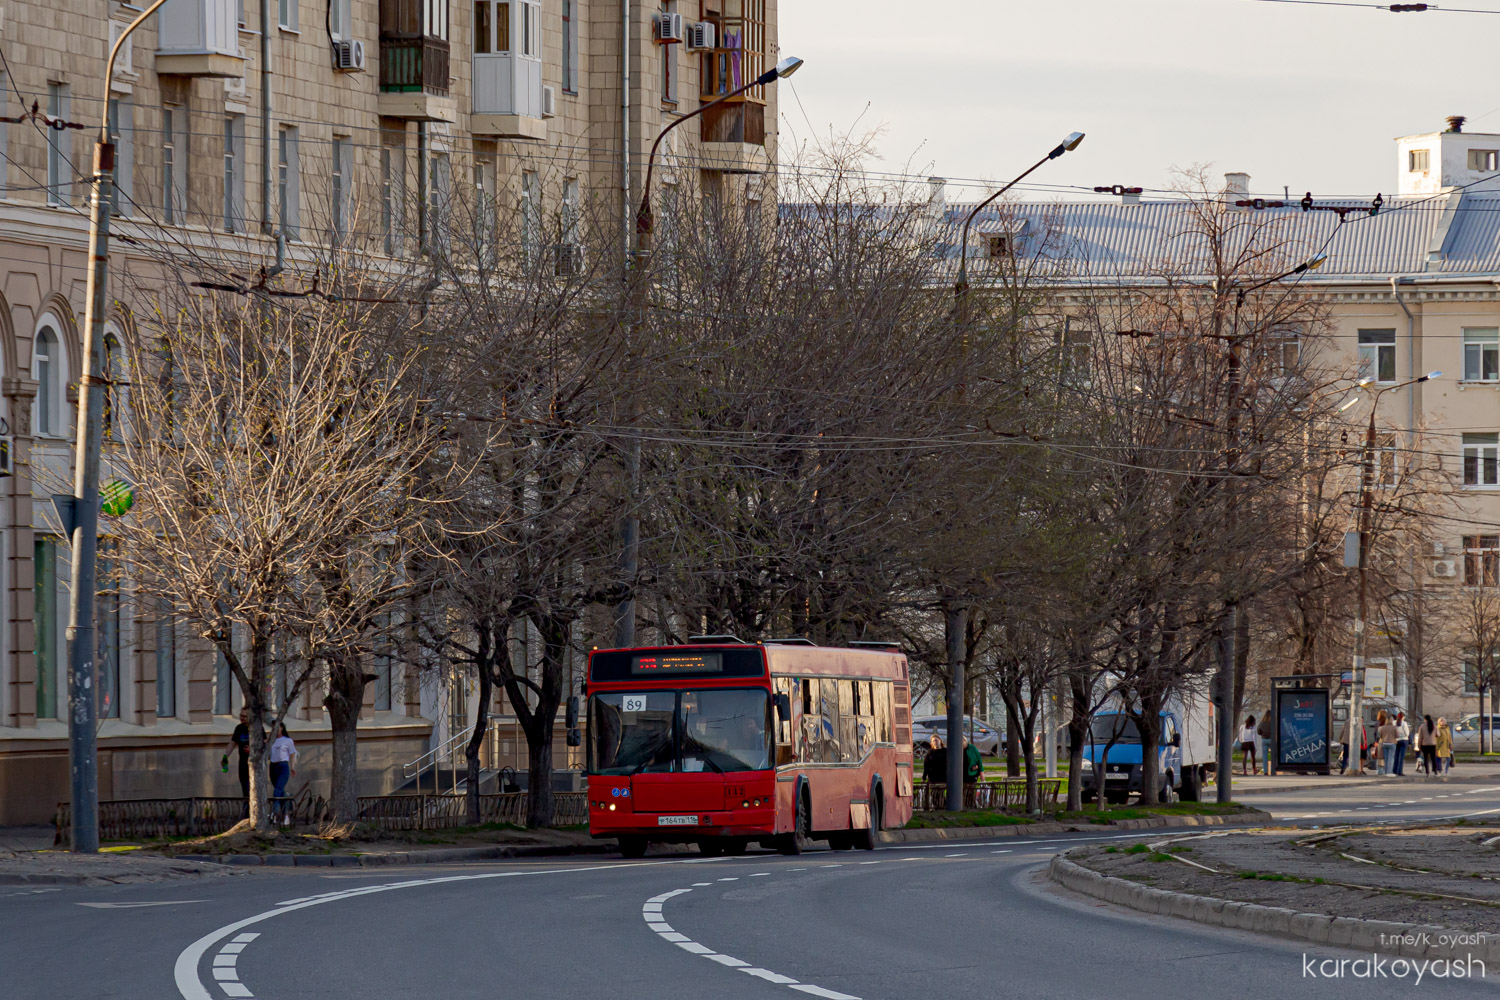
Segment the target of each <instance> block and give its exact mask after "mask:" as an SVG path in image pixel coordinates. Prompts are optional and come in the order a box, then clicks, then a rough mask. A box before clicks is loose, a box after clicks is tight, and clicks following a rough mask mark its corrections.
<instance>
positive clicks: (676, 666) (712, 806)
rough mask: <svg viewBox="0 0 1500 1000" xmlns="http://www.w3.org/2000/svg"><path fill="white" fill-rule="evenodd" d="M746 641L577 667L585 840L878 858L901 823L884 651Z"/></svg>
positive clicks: (902, 706)
mask: <svg viewBox="0 0 1500 1000" xmlns="http://www.w3.org/2000/svg"><path fill="white" fill-rule="evenodd" d="M862 646H863V648H848V649H845V648H837V647H830V646H817V645H814V644H813V643H811V642H808V641H807V640H805V639H796V640H781V641H768V642H765V643H745V642H741V641H740V640H739V639H736V638H734V637H732V636H724V637H719V636H698V637H694V639H692V640H690V642H689V644H688V645H684V646H662V647H653V648H642V649H600V650H595V651H594V652H593V653H591V654H590V656H589V673H588V685H587V688H586V693H587V695H588V699H589V700H588V772H589V777H588V791H589V832H590V833H591V834H592V835H593V836H594V837H597V838H612V839H617V840H618V841H619V843H620V852H621V853H622V854H624V855H625V856H626V857H640V856H641V855H643V854H644V853H645V852H646V845H647V844H649V843H651V842H653V841H656V842H670V843H677V844H680V843H695V844H697V845H698V846H699V849H700V850H702V851H703V853H705V854H723V853H726V852H738V851H742V850H744V849H745V848H746V847H747V846H748V845H749V844H750V842H751V841H759V842H760V844H761V845H762V846H764V847H769V848H772V849H775V850H779V851H781V852H782V853H783V854H800V853H802V851H803V850H804V849H806V847H807V846H808V844H809V842H810V841H813V840H827V841H828V844H829V846H830V847H832V848H834V849H835V850H848V849H849V848H851V847H861V848H864V849H866V850H868V849H872V848H874V846H875V844H876V841H877V840H878V839H879V831H880V830H881V829H883V828H888V827H889V828H899V827H902V826H905V825H906V822H907V821H908V820H910V819H911V811H912V752H911V750H912V748H911V695H910V682H909V678H908V676H907V663H906V657H905V656H904V655H902V654H901V653H900V652H899V651H898V650H897V649H896V647H895V646H893V645H888V644H882V643H869V644H862Z"/></svg>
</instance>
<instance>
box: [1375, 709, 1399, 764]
mask: <svg viewBox="0 0 1500 1000" xmlns="http://www.w3.org/2000/svg"><path fill="white" fill-rule="evenodd" d="M1375 721H1376V722H1377V723H1379V725H1377V726H1376V727H1375V738H1376V739H1378V740H1379V741H1380V770H1379V772H1378V773H1380V774H1390V773H1391V767H1392V766H1393V764H1394V763H1395V759H1396V737H1397V736H1398V735H1400V732H1401V731H1400V730H1399V729H1397V728H1396V724H1395V723H1394V722H1392V721H1391V717H1390V716H1389V715H1387V714H1386V712H1385V709H1383V708H1382V709H1381V710H1380V714H1379V715H1377V716H1376V717H1375Z"/></svg>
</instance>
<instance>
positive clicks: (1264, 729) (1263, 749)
mask: <svg viewBox="0 0 1500 1000" xmlns="http://www.w3.org/2000/svg"><path fill="white" fill-rule="evenodd" d="M1271 726H1272V722H1271V713H1270V712H1267V713H1266V714H1265V715H1262V716H1261V717H1260V725H1258V726H1256V727H1255V734H1256V735H1257V736H1259V737H1260V763H1261V767H1262V768H1263V769H1264V770H1265V772H1266V774H1270V773H1271V735H1272V733H1273V732H1274V730H1273V729H1272V728H1271Z"/></svg>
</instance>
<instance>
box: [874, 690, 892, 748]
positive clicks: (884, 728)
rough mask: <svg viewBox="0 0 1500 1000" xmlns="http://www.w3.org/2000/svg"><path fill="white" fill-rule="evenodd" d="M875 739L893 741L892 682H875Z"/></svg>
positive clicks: (885, 741) (884, 741) (886, 741)
mask: <svg viewBox="0 0 1500 1000" xmlns="http://www.w3.org/2000/svg"><path fill="white" fill-rule="evenodd" d="M875 739H876V740H878V741H879V742H881V743H889V742H891V682H890V681H876V682H875Z"/></svg>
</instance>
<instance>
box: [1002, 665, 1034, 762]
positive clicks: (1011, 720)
mask: <svg viewBox="0 0 1500 1000" xmlns="http://www.w3.org/2000/svg"><path fill="white" fill-rule="evenodd" d="M1020 687H1021V685H1020V684H1016V685H1015V688H1016V691H1015V697H1012V696H1011V694H1012V692H1011V690H1010V686H1009V685H1007V686H1006V687H1005V688H1004V689H1002V694H1001V699H1002V700H1003V701H1004V702H1005V776H1006V777H1007V778H1014V777H1016V776H1018V775H1019V774H1020V773H1021V712H1020V706H1019V705H1017V704H1016V701H1017V699H1019V698H1020ZM1026 756H1027V757H1028V758H1029V757H1030V756H1031V748H1030V747H1029V746H1028V747H1027V748H1026Z"/></svg>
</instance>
